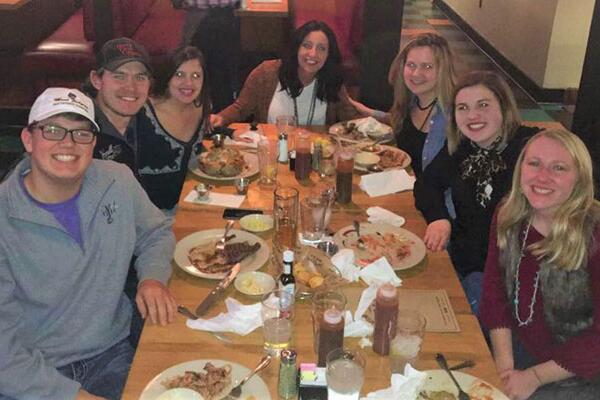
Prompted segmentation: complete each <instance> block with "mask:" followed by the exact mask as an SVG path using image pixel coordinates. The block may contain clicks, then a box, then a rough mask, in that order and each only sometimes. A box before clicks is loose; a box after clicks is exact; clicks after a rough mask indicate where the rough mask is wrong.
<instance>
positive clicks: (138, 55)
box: [89, 38, 151, 176]
mask: <svg viewBox="0 0 600 400" xmlns="http://www.w3.org/2000/svg"><path fill="white" fill-rule="evenodd" d="M150 71H151V70H150V60H149V57H148V54H147V53H146V50H145V49H144V48H143V47H142V46H141V45H139V44H138V43H136V42H135V41H133V40H131V39H129V38H118V39H113V40H110V41H108V42H106V43H105V44H104V46H102V49H101V50H100V52H99V53H98V54H97V56H96V69H95V70H92V71H91V72H90V77H89V79H90V83H91V85H92V86H93V89H94V91H97V93H96V94H95V99H94V100H95V101H94V103H95V106H96V121H97V122H98V125H100V135H99V136H98V142H97V144H96V148H95V150H94V157H96V158H101V159H104V160H113V161H117V162H120V163H122V164H126V165H127V166H128V167H129V168H130V169H131V170H132V171H133V173H134V174H135V175H136V176H137V170H138V168H137V167H138V166H137V163H136V160H137V153H138V132H137V129H136V128H137V121H136V120H137V115H138V112H139V111H140V109H141V108H142V106H143V105H144V103H145V102H146V100H147V99H148V92H149V90H150V77H151V72H150Z"/></svg>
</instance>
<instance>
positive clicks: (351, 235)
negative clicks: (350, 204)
mask: <svg viewBox="0 0 600 400" xmlns="http://www.w3.org/2000/svg"><path fill="white" fill-rule="evenodd" d="M360 238H361V239H362V241H363V243H364V246H363V245H360V244H359V241H358V235H357V234H356V230H355V229H354V227H353V226H346V227H344V228H342V229H340V230H339V231H337V232H336V233H335V235H334V236H333V241H334V242H335V244H337V245H338V247H339V248H340V249H341V248H346V249H352V250H354V254H355V256H356V264H357V265H359V266H362V267H364V266H367V265H369V264H371V263H372V262H373V261H376V260H378V259H379V258H381V257H385V258H387V260H388V262H389V263H390V265H391V266H392V268H393V269H394V270H396V271H399V270H403V269H408V268H412V267H414V266H415V265H417V264H419V263H420V262H421V261H422V260H423V259H424V258H425V255H426V254H427V249H426V247H425V243H423V240H421V238H419V237H418V236H417V235H415V234H414V233H412V232H410V231H407V230H406V229H402V228H398V227H396V226H393V225H389V224H372V223H361V224H360Z"/></svg>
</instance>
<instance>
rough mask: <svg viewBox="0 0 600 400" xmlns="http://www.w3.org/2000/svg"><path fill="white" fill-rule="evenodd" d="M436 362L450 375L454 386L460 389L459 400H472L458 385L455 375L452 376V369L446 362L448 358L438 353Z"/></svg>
mask: <svg viewBox="0 0 600 400" xmlns="http://www.w3.org/2000/svg"><path fill="white" fill-rule="evenodd" d="M435 361H437V363H438V365H439V366H440V367H441V368H442V369H443V370H444V371H446V372H447V373H448V375H450V379H452V382H454V385H456V387H457V388H458V400H471V397H470V396H469V395H468V394H467V393H466V392H465V391H464V390H462V388H461V387H460V385H459V384H458V381H457V380H456V378H455V377H454V375H452V372H451V371H450V368H448V362H447V361H446V357H444V355H443V354H442V353H437V354H436V355H435Z"/></svg>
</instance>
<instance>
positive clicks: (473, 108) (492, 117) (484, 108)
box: [454, 85, 504, 148]
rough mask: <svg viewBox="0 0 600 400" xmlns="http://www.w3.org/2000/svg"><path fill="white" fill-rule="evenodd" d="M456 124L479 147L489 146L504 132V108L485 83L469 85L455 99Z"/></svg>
mask: <svg viewBox="0 0 600 400" xmlns="http://www.w3.org/2000/svg"><path fill="white" fill-rule="evenodd" d="M454 103H455V107H454V118H455V120H456V126H457V127H458V129H459V130H460V131H461V133H462V134H463V135H465V136H466V137H467V138H469V139H470V140H471V141H472V142H474V143H475V144H477V145H478V146H479V147H483V148H488V147H489V146H490V145H491V144H492V143H493V142H494V140H496V138H497V137H498V136H499V135H500V134H501V132H502V122H503V120H504V119H503V117H502V108H501V107H500V103H499V102H498V99H497V98H496V96H495V95H494V93H492V91H491V90H489V89H488V88H487V87H485V86H483V85H475V86H467V87H465V88H463V89H461V90H460V91H459V92H458V93H457V94H456V98H455V99H454Z"/></svg>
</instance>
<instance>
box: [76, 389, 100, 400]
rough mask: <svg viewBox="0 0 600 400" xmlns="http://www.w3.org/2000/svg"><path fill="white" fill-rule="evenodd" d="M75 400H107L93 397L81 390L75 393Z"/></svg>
mask: <svg viewBox="0 0 600 400" xmlns="http://www.w3.org/2000/svg"><path fill="white" fill-rule="evenodd" d="M75 400H107V399H106V398H104V397H99V396H94V395H93V394H90V393H88V392H86V391H85V390H83V389H79V392H77V397H75Z"/></svg>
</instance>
